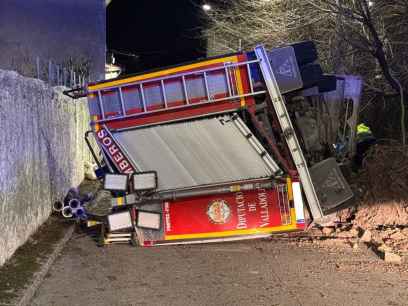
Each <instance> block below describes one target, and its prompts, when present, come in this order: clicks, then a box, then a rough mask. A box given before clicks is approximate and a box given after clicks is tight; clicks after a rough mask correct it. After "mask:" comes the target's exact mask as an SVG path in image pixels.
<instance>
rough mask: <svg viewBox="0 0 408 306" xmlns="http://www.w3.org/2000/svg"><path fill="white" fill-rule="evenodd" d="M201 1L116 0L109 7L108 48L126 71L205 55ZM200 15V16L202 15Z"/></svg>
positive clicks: (145, 68)
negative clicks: (130, 55) (113, 51)
mask: <svg viewBox="0 0 408 306" xmlns="http://www.w3.org/2000/svg"><path fill="white" fill-rule="evenodd" d="M201 4H202V1H201V0H113V1H112V3H111V4H110V5H109V6H108V9H107V48H108V50H115V51H119V52H124V53H127V52H129V53H132V54H136V55H138V56H139V58H138V59H136V58H135V57H129V56H125V55H121V54H115V58H116V62H117V63H119V64H121V65H125V68H126V72H125V73H126V74H128V73H134V72H138V71H142V70H147V69H151V68H156V67H162V66H169V65H174V64H178V63H181V62H188V61H192V60H195V59H197V58H200V57H205V41H203V40H202V39H201V38H200V34H201V32H200V29H201V28H202V27H203V25H204V23H205V21H204V20H205V19H204V18H202V14H203V11H202V9H201ZM200 15H201V17H200Z"/></svg>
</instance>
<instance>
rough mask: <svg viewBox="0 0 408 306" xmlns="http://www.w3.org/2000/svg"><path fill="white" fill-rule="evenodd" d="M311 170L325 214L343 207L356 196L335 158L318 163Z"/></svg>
mask: <svg viewBox="0 0 408 306" xmlns="http://www.w3.org/2000/svg"><path fill="white" fill-rule="evenodd" d="M309 172H310V176H311V178H312V181H313V185H314V187H315V190H316V193H317V197H318V198H319V202H320V206H321V209H322V211H323V214H324V215H326V214H329V213H332V212H334V211H336V210H339V209H340V208H343V205H342V204H344V203H346V202H347V201H348V200H350V199H351V198H352V197H353V196H354V195H353V192H352V190H351V188H350V186H349V184H348V183H347V181H346V179H345V178H344V176H343V174H342V172H341V170H340V168H339V166H338V164H337V162H336V160H335V159H334V158H328V159H325V160H323V161H321V162H319V163H317V164H316V165H314V166H313V167H311V168H309Z"/></svg>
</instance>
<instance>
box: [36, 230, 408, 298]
mask: <svg viewBox="0 0 408 306" xmlns="http://www.w3.org/2000/svg"><path fill="white" fill-rule="evenodd" d="M404 269H405V267H404V266H402V267H399V268H397V269H396V268H395V266H390V265H387V264H385V263H383V262H382V260H381V259H379V258H378V257H377V256H376V255H375V254H374V253H372V252H371V251H370V250H368V249H367V248H365V247H360V248H359V250H357V251H356V250H353V249H351V248H350V249H347V248H346V249H343V250H340V251H333V250H331V251H330V250H326V249H317V248H315V247H314V245H313V244H310V245H306V246H302V247H298V246H296V245H295V244H293V243H288V242H287V241H268V240H259V241H251V242H238V243H228V244H225V243H224V244H211V245H194V246H169V247H160V248H134V247H130V246H127V245H114V246H108V247H105V248H98V247H97V246H96V245H95V243H94V242H93V241H92V240H91V239H90V238H89V237H87V236H83V235H81V234H79V233H78V234H75V235H74V237H73V238H72V240H71V241H70V242H69V243H68V245H67V247H66V248H65V250H64V252H63V254H62V255H61V257H60V258H59V259H58V260H57V261H56V263H55V264H54V266H53V268H52V269H51V271H50V273H49V275H48V276H47V278H46V279H45V281H44V283H43V284H42V286H41V287H40V289H39V290H38V292H37V294H36V296H35V298H34V300H33V302H32V305H58V306H64V305H70V306H74V305H78V306H80V305H109V306H113V305H118V306H119V305H178V306H182V305H268V306H271V305H282V306H283V305H289V306H295V305H296V306H297V305H313V306H315V305H382V306H383V305H390V306H396V305H408V290H407V289H408V282H407V281H408V273H407V272H404V271H403V270H404Z"/></svg>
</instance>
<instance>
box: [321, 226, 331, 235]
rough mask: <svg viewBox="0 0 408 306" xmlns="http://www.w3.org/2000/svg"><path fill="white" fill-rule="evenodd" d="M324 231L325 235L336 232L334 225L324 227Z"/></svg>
mask: <svg viewBox="0 0 408 306" xmlns="http://www.w3.org/2000/svg"><path fill="white" fill-rule="evenodd" d="M322 233H323V235H325V236H330V235H331V234H333V233H334V228H333V227H324V228H323V229H322Z"/></svg>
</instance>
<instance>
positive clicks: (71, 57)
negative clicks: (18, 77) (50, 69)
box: [0, 0, 107, 80]
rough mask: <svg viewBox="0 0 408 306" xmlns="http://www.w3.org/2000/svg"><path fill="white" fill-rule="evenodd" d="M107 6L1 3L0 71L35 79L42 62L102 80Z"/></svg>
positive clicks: (61, 0)
mask: <svg viewBox="0 0 408 306" xmlns="http://www.w3.org/2000/svg"><path fill="white" fill-rule="evenodd" d="M106 4H107V3H106V2H105V0H30V1H27V0H2V1H0V69H7V70H17V71H19V72H22V73H23V74H25V75H30V72H33V73H32V74H33V76H35V73H34V71H35V69H36V67H35V66H36V65H35V63H36V59H37V58H40V59H41V60H42V62H45V63H47V62H49V61H50V60H51V61H52V62H53V63H55V64H63V65H72V66H76V67H78V66H79V67H82V69H87V71H89V78H90V79H91V80H97V79H103V78H104V75H105V52H106ZM44 67H46V66H44ZM41 69H44V68H43V66H42V68H41Z"/></svg>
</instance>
